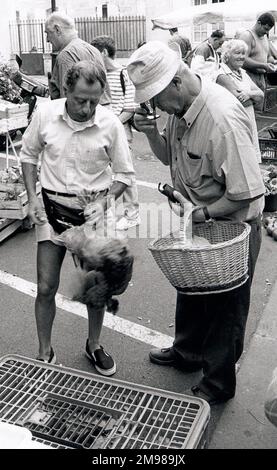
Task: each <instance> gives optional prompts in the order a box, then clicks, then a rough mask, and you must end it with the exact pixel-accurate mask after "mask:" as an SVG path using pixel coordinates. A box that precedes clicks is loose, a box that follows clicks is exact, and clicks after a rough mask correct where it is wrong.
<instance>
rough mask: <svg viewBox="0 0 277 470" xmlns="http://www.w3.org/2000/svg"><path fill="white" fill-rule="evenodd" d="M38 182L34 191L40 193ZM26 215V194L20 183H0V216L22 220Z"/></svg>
mask: <svg viewBox="0 0 277 470" xmlns="http://www.w3.org/2000/svg"><path fill="white" fill-rule="evenodd" d="M40 190H41V187H40V183H39V182H37V183H36V192H37V194H40ZM27 215H28V196H27V191H26V190H25V186H24V184H22V183H0V217H1V218H3V219H14V220H15V219H19V220H23V219H25V217H27Z"/></svg>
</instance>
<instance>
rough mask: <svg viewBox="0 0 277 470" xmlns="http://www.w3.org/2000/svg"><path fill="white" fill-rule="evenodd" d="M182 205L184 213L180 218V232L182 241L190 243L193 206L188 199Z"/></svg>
mask: <svg viewBox="0 0 277 470" xmlns="http://www.w3.org/2000/svg"><path fill="white" fill-rule="evenodd" d="M182 206H183V210H184V214H183V216H182V218H181V224H180V233H181V236H182V237H183V238H184V242H186V243H192V213H193V211H194V208H195V207H194V206H193V204H192V203H191V202H189V201H188V202H187V203H186V204H182Z"/></svg>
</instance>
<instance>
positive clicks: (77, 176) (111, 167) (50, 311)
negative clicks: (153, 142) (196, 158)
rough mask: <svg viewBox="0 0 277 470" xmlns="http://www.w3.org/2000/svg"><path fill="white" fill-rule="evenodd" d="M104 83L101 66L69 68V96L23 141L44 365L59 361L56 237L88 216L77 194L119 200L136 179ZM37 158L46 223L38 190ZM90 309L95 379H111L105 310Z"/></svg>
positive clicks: (44, 112) (40, 112) (38, 117)
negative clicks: (104, 99)
mask: <svg viewBox="0 0 277 470" xmlns="http://www.w3.org/2000/svg"><path fill="white" fill-rule="evenodd" d="M105 83H106V73H105V67H104V64H103V63H102V61H101V62H100V61H95V62H93V61H81V62H78V63H77V64H75V65H73V66H72V67H71V69H69V70H68V72H67V74H66V78H65V93H66V98H62V99H59V100H54V101H48V102H46V103H42V104H40V105H39V106H38V109H37V111H36V113H35V115H34V117H33V119H32V122H31V123H30V125H29V127H28V129H27V130H26V132H25V133H24V136H23V145H22V150H21V155H20V158H21V162H22V169H23V176H24V180H25V185H26V189H27V193H28V199H29V215H30V217H31V219H32V220H33V222H34V223H35V224H36V228H37V241H38V248H37V270H38V272H37V275H38V282H37V284H38V292H37V299H36V307H35V309H36V321H37V331H38V338H39V354H38V359H39V360H42V361H44V362H49V363H54V362H55V360H56V356H55V353H54V350H53V348H52V345H51V332H52V326H53V322H54V318H55V313H56V305H55V294H56V292H57V290H58V287H59V278H60V270H61V266H62V263H63V259H64V256H65V252H66V248H65V247H64V246H62V245H61V244H59V243H58V241H57V240H56V235H57V233H62V231H64V230H65V229H66V225H65V223H66V221H67V220H70V221H71V220H73V222H72V223H73V225H81V224H82V223H84V222H85V219H86V217H87V216H90V218H91V217H92V214H91V213H90V212H87V213H86V209H85V212H84V208H83V207H82V205H81V204H80V199H79V196H82V195H83V194H87V193H92V192H94V193H96V194H98V195H99V194H100V195H101V194H102V195H104V194H106V193H109V194H110V195H111V196H113V197H115V199H116V198H118V197H119V196H120V195H121V194H122V193H123V191H124V190H125V189H126V188H127V187H128V186H130V185H131V184H132V178H133V176H134V170H133V163H132V159H131V155H130V152H129V147H128V142H127V139H126V135H125V131H124V127H123V125H122V124H121V122H120V121H119V120H118V119H117V117H116V116H115V115H114V113H113V112H112V111H111V110H109V109H107V108H106V107H104V106H101V105H99V104H98V103H99V100H100V97H101V95H102V93H103V90H104V88H105ZM39 155H41V169H40V181H41V185H42V188H43V190H42V191H43V199H44V205H45V209H46V214H47V219H48V220H47V219H46V217H45V213H44V210H43V208H42V205H41V202H40V200H39V199H38V197H37V195H36V190H35V186H36V175H37V165H38V161H39ZM113 175H114V178H112V177H113ZM97 201H98V205H97V209H96V213H95V216H93V220H91V223H93V221H94V220H95V221H96V220H97V218H98V217H100V216H101V214H103V212H104V211H105V210H106V198H102V199H101V198H99V199H97ZM57 211H58V214H61V215H60V216H59V217H56V214H57ZM60 219H61V220H60ZM64 225H65V226H64ZM87 308H88V340H87V343H86V354H87V355H88V356H89V358H90V359H91V361H92V363H93V365H94V366H95V368H96V370H97V371H98V372H99V373H101V374H103V375H106V376H109V375H112V374H114V373H115V372H116V364H115V361H114V360H113V358H112V356H111V355H110V354H108V353H107V352H106V351H105V350H104V348H103V347H102V346H101V344H100V334H101V329H102V325H103V318H104V309H98V310H97V311H96V309H93V308H92V307H91V306H89V305H88V306H87Z"/></svg>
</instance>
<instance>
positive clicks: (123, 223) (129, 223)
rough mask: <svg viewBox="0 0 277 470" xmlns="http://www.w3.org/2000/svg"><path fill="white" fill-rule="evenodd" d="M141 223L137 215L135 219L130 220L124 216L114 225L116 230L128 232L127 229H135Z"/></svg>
mask: <svg viewBox="0 0 277 470" xmlns="http://www.w3.org/2000/svg"><path fill="white" fill-rule="evenodd" d="M140 223H141V218H140V216H139V215H138V216H137V217H136V218H135V219H130V218H128V217H126V216H124V217H121V219H120V220H119V221H118V222H117V223H116V230H128V228H131V227H135V226H136V225H139V224H140Z"/></svg>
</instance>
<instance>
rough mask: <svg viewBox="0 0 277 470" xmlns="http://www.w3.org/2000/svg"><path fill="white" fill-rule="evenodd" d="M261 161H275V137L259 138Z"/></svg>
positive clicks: (276, 152)
mask: <svg viewBox="0 0 277 470" xmlns="http://www.w3.org/2000/svg"><path fill="white" fill-rule="evenodd" d="M259 145H260V150H261V157H262V162H263V163H277V139H261V138H259Z"/></svg>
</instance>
